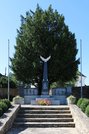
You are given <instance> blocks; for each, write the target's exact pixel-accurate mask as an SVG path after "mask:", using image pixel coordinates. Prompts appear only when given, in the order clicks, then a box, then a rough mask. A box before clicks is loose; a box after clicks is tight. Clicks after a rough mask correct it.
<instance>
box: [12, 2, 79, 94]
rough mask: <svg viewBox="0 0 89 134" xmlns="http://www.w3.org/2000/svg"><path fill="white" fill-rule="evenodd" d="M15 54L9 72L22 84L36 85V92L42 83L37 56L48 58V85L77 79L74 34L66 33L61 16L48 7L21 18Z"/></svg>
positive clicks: (67, 31)
mask: <svg viewBox="0 0 89 134" xmlns="http://www.w3.org/2000/svg"><path fill="white" fill-rule="evenodd" d="M17 33H18V34H17V38H16V46H15V54H14V57H13V58H12V59H11V60H12V70H13V71H14V73H15V75H16V77H17V79H18V80H20V81H22V82H24V83H37V85H38V87H39V93H40V91H41V82H42V75H43V73H42V69H43V67H42V65H43V64H42V62H41V60H40V55H42V56H43V57H45V58H46V57H48V56H49V55H51V59H50V61H49V62H48V77H49V83H50V84H51V83H53V82H57V81H59V82H60V83H63V84H64V83H65V82H68V81H70V80H72V79H76V72H77V70H78V64H79V60H77V59H76V54H77V51H78V50H77V48H76V39H75V34H74V33H72V32H70V31H69V28H68V26H67V25H66V24H65V22H64V16H63V15H60V14H59V13H58V12H57V11H56V10H55V11H54V10H53V9H52V7H51V6H49V8H48V10H45V11H44V10H42V9H41V8H40V7H39V5H37V8H36V11H35V12H33V11H30V12H26V16H25V17H23V16H21V27H20V29H19V30H17Z"/></svg>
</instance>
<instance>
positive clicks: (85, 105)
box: [80, 99, 89, 112]
mask: <svg viewBox="0 0 89 134" xmlns="http://www.w3.org/2000/svg"><path fill="white" fill-rule="evenodd" d="M87 105H89V99H83V101H82V103H81V105H80V108H81V110H82V111H83V112H85V109H86V107H87Z"/></svg>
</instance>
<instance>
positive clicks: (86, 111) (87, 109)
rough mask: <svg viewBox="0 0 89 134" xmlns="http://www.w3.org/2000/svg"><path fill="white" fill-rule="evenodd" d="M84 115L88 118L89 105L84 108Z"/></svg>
mask: <svg viewBox="0 0 89 134" xmlns="http://www.w3.org/2000/svg"><path fill="white" fill-rule="evenodd" d="M85 114H86V115H87V116H88V117H89V105H88V106H87V107H86V110H85Z"/></svg>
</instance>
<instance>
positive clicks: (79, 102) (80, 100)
mask: <svg viewBox="0 0 89 134" xmlns="http://www.w3.org/2000/svg"><path fill="white" fill-rule="evenodd" d="M82 101H83V98H80V99H79V100H78V101H77V106H78V107H80V105H81V103H82Z"/></svg>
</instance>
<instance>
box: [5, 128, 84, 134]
mask: <svg viewBox="0 0 89 134" xmlns="http://www.w3.org/2000/svg"><path fill="white" fill-rule="evenodd" d="M7 134H83V133H80V132H78V131H77V130H76V128H19V129H15V128H12V129H11V130H10V131H9V132H8V133H7Z"/></svg>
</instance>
